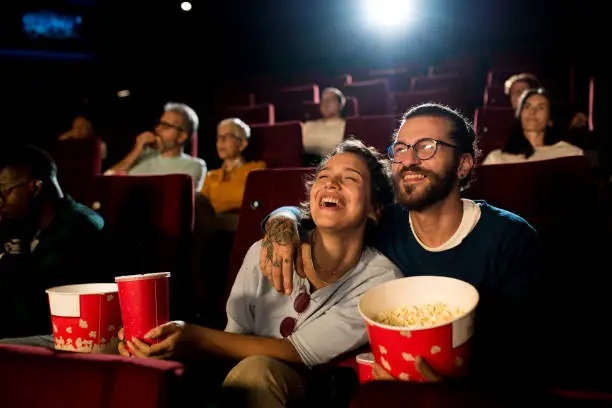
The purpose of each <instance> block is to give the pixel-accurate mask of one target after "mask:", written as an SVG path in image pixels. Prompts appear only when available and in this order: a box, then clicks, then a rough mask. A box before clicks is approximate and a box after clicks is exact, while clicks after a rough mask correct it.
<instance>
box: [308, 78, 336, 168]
mask: <svg viewBox="0 0 612 408" xmlns="http://www.w3.org/2000/svg"><path fill="white" fill-rule="evenodd" d="M345 105H346V98H345V97H344V94H343V93H342V91H340V90H339V89H337V88H326V89H325V90H323V94H322V96H321V104H320V105H319V106H320V109H321V119H318V120H311V121H308V122H306V123H304V129H303V131H302V140H303V143H304V153H305V161H306V162H307V163H305V164H308V165H310V164H313V162H314V163H316V162H318V161H319V160H321V158H322V157H324V156H326V155H327V154H329V153H331V152H332V151H333V150H334V148H335V147H336V145H337V144H338V143H340V142H341V141H342V139H344V127H345V125H346V121H345V120H344V119H343V118H342V117H341V114H342V109H344V106H345Z"/></svg>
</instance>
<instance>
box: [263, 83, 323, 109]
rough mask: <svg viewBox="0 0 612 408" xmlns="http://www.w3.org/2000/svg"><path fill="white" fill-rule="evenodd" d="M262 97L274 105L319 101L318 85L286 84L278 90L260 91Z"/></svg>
mask: <svg viewBox="0 0 612 408" xmlns="http://www.w3.org/2000/svg"><path fill="white" fill-rule="evenodd" d="M262 98H265V100H266V102H271V103H274V105H278V106H280V105H298V104H300V103H302V102H314V103H319V100H320V91H319V85H316V84H310V85H300V86H287V87H284V88H280V89H278V90H267V89H266V90H264V91H262Z"/></svg>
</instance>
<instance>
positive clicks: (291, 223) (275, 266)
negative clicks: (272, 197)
mask: <svg viewBox="0 0 612 408" xmlns="http://www.w3.org/2000/svg"><path fill="white" fill-rule="evenodd" d="M299 245H300V239H299V236H298V231H297V224H296V221H295V220H292V219H289V218H284V217H278V218H272V219H270V220H269V221H268V224H267V226H266V236H265V237H264V239H263V241H262V243H261V251H260V253H259V268H260V269H261V271H262V273H263V274H264V275H265V276H266V278H268V280H269V281H270V283H272V285H274V288H275V289H276V290H277V291H278V292H279V293H285V294H287V295H290V294H291V292H292V290H293V265H294V254H296V257H295V259H296V260H297V262H295V266H296V270H297V272H298V273H299V274H300V275H301V276H304V272H303V269H302V262H301V258H300V251H299V250H298V249H299Z"/></svg>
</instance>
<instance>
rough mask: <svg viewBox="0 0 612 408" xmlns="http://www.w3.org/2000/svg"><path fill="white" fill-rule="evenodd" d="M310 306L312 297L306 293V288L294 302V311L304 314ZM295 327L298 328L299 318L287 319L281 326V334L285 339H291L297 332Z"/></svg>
mask: <svg viewBox="0 0 612 408" xmlns="http://www.w3.org/2000/svg"><path fill="white" fill-rule="evenodd" d="M308 306H310V295H309V294H308V292H306V288H304V287H302V289H301V290H300V294H299V295H297V297H296V298H295V300H294V301H293V309H294V310H295V311H296V313H297V314H301V313H304V312H305V311H306V309H308ZM295 326H297V318H295V317H285V318H284V319H283V321H282V322H281V324H280V334H281V336H283V337H289V336H291V334H293V331H294V330H295Z"/></svg>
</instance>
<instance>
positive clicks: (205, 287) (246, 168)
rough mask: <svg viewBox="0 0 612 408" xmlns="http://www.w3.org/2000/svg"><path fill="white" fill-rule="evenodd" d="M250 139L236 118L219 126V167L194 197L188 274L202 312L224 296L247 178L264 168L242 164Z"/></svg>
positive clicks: (246, 126) (211, 315)
mask: <svg viewBox="0 0 612 408" xmlns="http://www.w3.org/2000/svg"><path fill="white" fill-rule="evenodd" d="M250 137H251V128H250V127H249V126H248V125H247V124H246V123H244V122H243V121H242V120H240V119H238V118H227V119H223V120H222V121H221V122H219V124H218V125H217V154H218V156H219V158H220V159H221V160H223V164H222V165H221V167H220V168H218V169H216V170H210V171H209V172H208V173H207V174H206V178H205V180H204V185H203V187H202V189H201V191H200V194H196V198H195V205H196V206H195V228H194V235H193V237H194V243H193V248H194V251H193V258H192V272H193V278H194V282H195V283H196V284H195V288H194V289H195V292H196V296H197V298H198V299H199V300H200V303H201V310H202V311H204V310H208V311H210V308H209V306H208V305H209V304H210V303H211V302H212V304H218V303H219V300H218V299H219V296H222V295H223V293H224V289H225V271H227V268H228V266H229V265H228V260H229V253H230V250H231V245H232V243H233V237H234V233H235V231H236V229H237V227H238V215H239V214H238V212H239V211H240V207H241V205H242V197H243V195H244V190H245V187H246V180H247V176H248V175H249V173H250V172H251V171H253V170H257V169H263V168H265V167H266V164H265V163H264V162H261V161H254V162H247V161H245V159H244V156H243V154H244V151H245V149H246V148H247V146H248V144H249V138H250ZM206 315H207V318H211V319H213V322H212V323H211V324H217V323H218V322H216V321H215V320H214V319H215V318H216V317H219V316H217V315H214V314H213V313H206ZM219 318H220V317H219ZM205 323H210V322H209V321H206V322H205ZM219 324H220V323H219Z"/></svg>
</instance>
